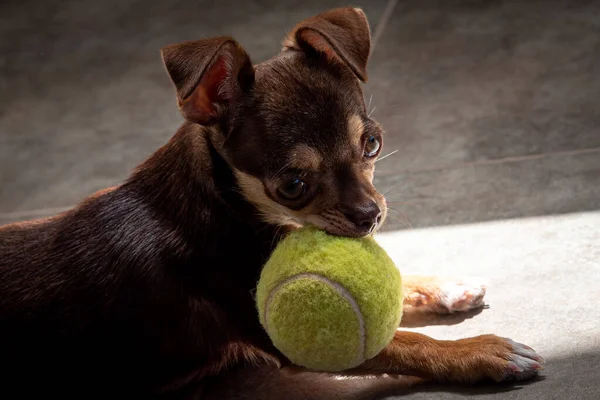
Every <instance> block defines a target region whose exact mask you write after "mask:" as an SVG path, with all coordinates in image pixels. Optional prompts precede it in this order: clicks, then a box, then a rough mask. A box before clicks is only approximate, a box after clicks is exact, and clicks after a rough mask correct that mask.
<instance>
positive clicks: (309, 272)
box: [256, 228, 402, 371]
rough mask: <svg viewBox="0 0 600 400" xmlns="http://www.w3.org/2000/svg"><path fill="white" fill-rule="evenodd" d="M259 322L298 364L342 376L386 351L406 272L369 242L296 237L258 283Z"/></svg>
mask: <svg viewBox="0 0 600 400" xmlns="http://www.w3.org/2000/svg"><path fill="white" fill-rule="evenodd" d="M256 302H257V308H258V312H259V317H260V322H261V324H262V326H263V327H264V328H265V330H266V332H267V334H268V335H269V337H270V338H271V341H272V342H273V344H274V345H275V347H276V348H277V349H279V351H281V352H282V353H283V355H285V356H286V357H287V358H289V360H290V361H292V362H293V363H294V364H296V365H300V366H303V367H307V368H310V369H313V370H321V371H342V370H345V369H349V368H353V367H356V366H358V365H360V364H361V363H362V362H364V361H365V360H368V359H370V358H372V357H374V356H376V355H377V354H378V353H379V352H380V351H381V350H383V348H384V347H385V346H387V345H388V344H389V343H390V341H391V340H392V338H393V336H394V332H395V331H396V329H397V328H398V325H399V323H400V318H401V316H402V281H401V278H400V272H399V271H398V269H397V268H396V266H395V265H394V263H393V261H392V260H391V259H390V258H389V256H388V255H387V254H386V252H385V251H384V250H383V249H382V248H381V247H379V245H378V244H377V243H376V242H375V240H374V239H373V238H371V237H366V238H361V239H351V238H343V237H337V236H332V235H329V234H327V233H325V232H322V231H318V230H315V229H312V228H302V229H299V230H297V231H294V232H292V233H290V234H289V235H288V236H287V237H286V238H285V239H283V240H282V241H281V243H280V244H279V245H278V246H277V248H276V249H275V250H274V252H273V254H272V255H271V257H270V259H269V260H268V261H267V263H266V265H265V267H264V269H263V271H262V273H261V276H260V280H259V283H258V287H257V292H256Z"/></svg>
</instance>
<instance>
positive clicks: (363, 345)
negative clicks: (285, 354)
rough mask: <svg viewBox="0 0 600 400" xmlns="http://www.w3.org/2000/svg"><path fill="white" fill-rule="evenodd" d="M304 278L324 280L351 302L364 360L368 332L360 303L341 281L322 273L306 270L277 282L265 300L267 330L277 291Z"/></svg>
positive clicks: (360, 360) (361, 355) (360, 356)
mask: <svg viewBox="0 0 600 400" xmlns="http://www.w3.org/2000/svg"><path fill="white" fill-rule="evenodd" d="M303 278H311V279H316V280H318V281H320V282H323V283H325V284H327V285H329V286H331V287H333V289H334V290H335V291H336V292H338V294H339V295H340V296H342V297H343V298H344V299H345V300H346V301H348V303H350V307H352V310H353V311H354V314H355V315H356V318H358V332H359V335H360V348H359V349H358V353H359V354H358V357H357V358H358V361H359V362H362V361H364V360H365V354H366V352H367V349H366V347H367V341H366V332H365V320H364V318H363V315H362V312H361V311H360V307H359V306H358V303H357V302H356V300H354V297H352V295H351V294H350V293H349V292H348V291H347V290H346V288H345V287H343V286H342V285H340V284H339V283H337V282H335V281H332V280H331V279H329V278H327V277H324V276H322V275H318V274H313V273H309V272H305V273H302V274H298V275H293V276H290V277H289V278H286V279H285V280H283V281H281V282H280V283H279V284H277V286H275V288H274V289H273V290H272V291H271V293H269V296H268V297H267V301H266V302H265V329H266V330H267V332H268V331H269V327H268V321H269V319H268V313H269V307H270V306H271V301H272V300H273V297H274V295H275V294H276V293H277V291H279V290H280V289H281V288H283V286H285V285H287V284H288V283H292V282H295V281H297V280H298V279H303Z"/></svg>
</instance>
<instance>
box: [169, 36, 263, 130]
mask: <svg viewBox="0 0 600 400" xmlns="http://www.w3.org/2000/svg"><path fill="white" fill-rule="evenodd" d="M161 54H162V58H163V62H164V64H165V67H166V69H167V72H168V73H169V76H170V77H171V80H172V81H173V83H174V84H175V88H176V89H177V104H178V105H179V109H180V111H181V114H182V115H183V117H184V118H185V119H187V120H189V121H192V122H196V123H198V124H201V125H212V124H215V123H217V122H218V121H219V120H220V119H221V118H223V117H224V115H225V114H226V113H227V111H228V110H229V109H230V108H231V106H233V105H235V104H236V103H237V102H238V101H239V100H240V99H241V97H242V96H243V95H244V93H246V92H247V91H248V90H249V89H250V88H251V87H252V85H253V83H254V68H253V66H252V62H251V61H250V57H248V55H247V54H246V52H245V51H244V49H243V48H242V47H241V46H240V45H239V44H238V43H237V42H236V41H235V40H233V39H232V38H230V37H217V38H212V39H205V40H196V41H190V42H184V43H180V44H174V45H170V46H166V47H164V48H163V49H162V50H161Z"/></svg>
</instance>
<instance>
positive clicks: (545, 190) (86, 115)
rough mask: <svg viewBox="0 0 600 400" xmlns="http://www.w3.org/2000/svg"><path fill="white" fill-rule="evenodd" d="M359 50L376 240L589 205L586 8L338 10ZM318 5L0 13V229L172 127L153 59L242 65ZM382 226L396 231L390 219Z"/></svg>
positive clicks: (92, 7)
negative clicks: (360, 40) (180, 45)
mask: <svg viewBox="0 0 600 400" xmlns="http://www.w3.org/2000/svg"><path fill="white" fill-rule="evenodd" d="M355 3H358V5H361V6H363V7H364V8H365V10H366V12H367V14H368V16H369V18H370V21H371V25H372V29H373V32H374V33H376V35H377V39H376V44H375V47H374V51H373V54H372V58H371V63H370V66H369V72H370V77H371V78H370V81H369V83H368V84H367V85H366V87H365V96H366V97H367V99H372V102H371V107H372V108H373V109H374V111H373V115H374V117H376V118H377V119H379V121H380V122H382V123H383V125H384V126H385V127H386V129H387V132H388V133H387V136H386V150H387V151H391V150H398V152H397V153H396V154H394V155H393V156H391V157H389V158H387V159H386V160H382V161H381V163H380V164H379V170H378V173H377V185H378V186H379V187H380V188H381V190H382V191H388V190H391V192H390V193H389V195H388V197H389V200H390V202H391V204H390V205H391V206H392V207H393V208H394V209H396V210H397V211H395V212H394V211H393V212H392V213H391V214H392V218H390V219H389V220H388V221H389V222H388V225H387V227H386V228H387V229H402V228H404V227H406V226H412V227H419V226H430V225H440V224H454V223H463V222H473V221H480V220H489V219H495V218H505V217H520V216H530V215H543V214H547V213H564V212H572V211H579V210H593V209H597V208H599V207H600V107H599V106H598V104H597V103H598V102H597V98H598V96H599V95H600V74H599V72H600V70H599V68H600V50H599V48H600V3H599V2H592V1H588V2H571V1H554V0H552V1H528V2H519V1H504V2H501V1H472V0H471V1H467V0H464V1H462V0H457V1H454V0H453V1H430V0H424V1H393V0H388V1H386V0H376V1H363V2H355ZM342 5H346V2H345V1H343V0H327V1H317V0H313V1H294V0H286V1H279V2H271V1H244V2H242V1H234V0H229V1H220V2H211V1H189V0H178V1H171V2H160V1H148V2H143V3H142V2H138V1H134V0H125V1H116V0H110V1H104V2H97V1H91V0H83V1H78V0H73V1H61V2H55V1H50V2H48V1H41V0H28V1H20V2H16V1H14V2H8V3H4V4H3V5H2V6H1V7H2V12H0V51H1V54H2V58H1V59H0V93H2V95H1V96H0V182H2V185H0V223H1V222H10V221H14V220H18V219H23V218H30V217H37V216H43V215H46V214H51V213H54V212H56V211H57V210H60V209H62V208H63V207H69V206H71V205H73V204H75V203H76V202H77V201H79V200H80V199H81V198H82V197H83V196H86V195H88V194H90V193H92V192H94V191H95V190H98V189H101V188H103V187H106V186H109V185H113V184H116V183H118V182H120V181H121V180H122V179H123V178H124V177H126V176H127V174H128V173H129V171H130V170H131V169H132V168H133V167H134V166H135V165H136V164H137V163H139V162H140V161H142V160H143V159H144V158H145V157H147V156H148V155H149V154H150V153H151V152H152V151H153V150H155V149H156V148H157V147H159V146H160V145H161V144H163V143H164V142H165V141H166V140H167V139H168V138H169V136H170V135H171V134H172V133H173V132H174V131H175V129H176V128H177V126H178V124H179V123H180V117H179V115H178V113H177V110H176V108H175V101H174V93H173V90H172V87H171V84H170V82H169V81H168V78H167V77H166V75H165V73H164V71H163V67H162V65H161V61H160V57H159V53H158V49H159V48H160V47H161V46H163V45H165V44H168V43H174V42H178V41H182V40H187V39H194V38H200V37H206V36H213V35H220V34H231V35H233V36H234V37H236V38H237V39H238V40H239V41H240V42H241V43H242V45H244V46H245V47H246V48H247V50H248V51H249V53H250V55H251V56H252V57H253V59H254V60H255V61H256V62H260V61H262V60H264V59H266V58H267V57H269V56H270V55H271V54H273V53H275V52H276V51H278V49H279V43H280V40H281V38H282V37H283V36H284V35H285V33H286V32H287V30H288V29H290V27H291V26H293V25H294V23H295V22H297V21H298V20H300V19H302V18H304V17H306V16H309V15H312V14H314V13H316V12H319V11H321V10H324V9H327V8H331V7H336V6H342ZM396 214H397V215H396Z"/></svg>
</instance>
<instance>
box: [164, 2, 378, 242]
mask: <svg viewBox="0 0 600 400" xmlns="http://www.w3.org/2000/svg"><path fill="white" fill-rule="evenodd" d="M283 45H284V46H283V49H282V51H281V53H279V54H278V55H277V56H275V57H274V58H272V59H270V60H269V61H266V62H264V63H262V64H259V65H256V66H253V65H252V63H251V61H250V59H249V57H248V55H247V54H246V52H245V51H244V50H243V49H242V48H241V47H240V46H239V45H238V44H237V43H236V42H235V41H234V40H233V39H232V38H229V37H219V38H213V39H208V40H200V41H194V42H185V43H181V44H177V45H172V46H167V47H165V48H164V49H163V51H162V54H163V60H164V62H165V65H166V68H167V71H168V73H169V75H170V76H171V79H172V80H173V82H174V84H175V86H176V89H177V95H178V103H179V107H180V110H181V112H182V114H183V116H184V117H185V118H186V119H187V120H189V121H192V122H194V123H198V124H201V125H204V126H206V127H207V129H208V131H209V132H210V137H211V141H212V143H213V145H214V146H215V148H216V149H217V151H218V152H219V154H221V156H222V157H223V158H224V159H225V160H226V161H227V163H228V164H229V165H230V166H231V168H232V169H233V171H234V173H235V175H236V177H237V180H238V184H239V188H240V190H241V192H242V194H243V195H244V196H245V198H246V199H247V200H248V201H250V202H251V203H253V204H254V205H255V206H256V208H257V209H258V210H259V212H260V213H261V214H262V216H263V218H264V219H265V220H267V221H269V222H271V223H275V224H279V225H289V224H291V225H306V224H310V225H313V226H315V227H317V228H320V229H323V230H325V231H327V232H329V233H332V234H335V235H342V236H364V235H367V234H369V233H371V232H373V231H374V230H375V229H377V228H378V227H379V226H380V225H381V223H382V221H383V219H384V217H385V213H386V204H385V200H384V198H383V196H382V195H381V194H379V193H378V192H377V190H376V189H375V187H374V186H373V183H372V181H373V172H374V163H375V159H376V158H377V156H378V155H379V153H380V151H381V147H382V145H383V138H382V136H383V131H382V129H381V127H380V126H379V125H378V124H377V123H376V122H375V121H373V120H372V119H370V118H369V116H368V115H367V109H366V107H365V102H364V99H363V93H362V90H361V87H360V81H363V82H364V81H366V79H367V73H366V64H367V60H368V58H369V52H370V32H369V25H368V22H367V19H366V17H365V15H364V13H363V12H362V11H361V10H360V9H356V8H343V9H335V10H331V11H328V12H325V13H322V14H319V15H317V16H315V17H312V18H309V19H307V20H304V21H302V22H300V23H299V24H298V25H297V26H296V27H295V28H294V29H293V30H292V32H291V33H290V34H289V36H288V37H287V38H286V39H284V42H283Z"/></svg>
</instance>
